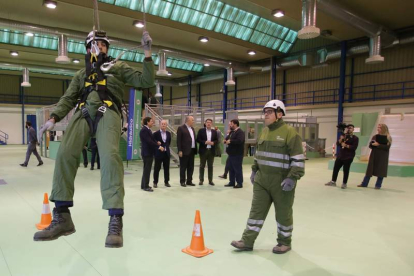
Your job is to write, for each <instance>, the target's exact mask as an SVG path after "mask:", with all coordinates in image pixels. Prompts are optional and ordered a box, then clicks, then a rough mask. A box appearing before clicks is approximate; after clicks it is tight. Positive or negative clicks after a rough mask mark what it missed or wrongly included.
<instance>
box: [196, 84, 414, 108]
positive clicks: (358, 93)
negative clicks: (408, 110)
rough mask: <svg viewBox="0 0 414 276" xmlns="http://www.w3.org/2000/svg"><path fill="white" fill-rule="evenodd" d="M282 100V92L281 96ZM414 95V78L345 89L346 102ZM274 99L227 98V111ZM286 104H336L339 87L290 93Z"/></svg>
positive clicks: (258, 105) (210, 103) (212, 105)
mask: <svg viewBox="0 0 414 276" xmlns="http://www.w3.org/2000/svg"><path fill="white" fill-rule="evenodd" d="M276 98H278V99H280V100H282V99H283V97H282V95H277V97H276ZM407 98H414V81H406V82H393V83H382V84H372V85H361V86H354V87H353V88H352V91H351V89H350V88H346V89H345V95H344V102H364V101H380V100H392V99H407ZM269 100H270V96H256V97H247V98H237V99H236V100H234V99H229V100H227V110H233V109H239V110H240V109H252V108H261V107H263V106H264V105H265V104H266V102H268V101H269ZM284 100H285V105H286V106H299V105H316V104H334V103H338V100H339V89H338V88H332V89H322V90H313V91H303V92H296V93H292V94H287V95H286V97H285V99H284ZM201 106H202V107H209V108H212V109H214V110H216V111H219V110H223V101H222V100H218V101H208V102H201Z"/></svg>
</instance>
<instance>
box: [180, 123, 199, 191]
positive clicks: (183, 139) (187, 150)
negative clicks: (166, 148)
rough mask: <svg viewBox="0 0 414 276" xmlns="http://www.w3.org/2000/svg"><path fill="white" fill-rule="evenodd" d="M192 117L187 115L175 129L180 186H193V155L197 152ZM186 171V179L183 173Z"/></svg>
mask: <svg viewBox="0 0 414 276" xmlns="http://www.w3.org/2000/svg"><path fill="white" fill-rule="evenodd" d="M193 124H194V118H193V117H192V116H187V117H186V118H185V124H184V125H182V126H180V127H178V130H177V148H178V156H179V157H180V184H181V186H182V187H186V186H195V184H194V183H193V182H192V180H193V172H194V156H195V155H196V154H197V143H196V135H195V131H194V128H193ZM186 171H187V181H186V178H185V173H186Z"/></svg>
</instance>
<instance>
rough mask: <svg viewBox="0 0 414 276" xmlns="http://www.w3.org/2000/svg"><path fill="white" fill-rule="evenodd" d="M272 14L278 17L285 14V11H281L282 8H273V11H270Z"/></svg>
mask: <svg viewBox="0 0 414 276" xmlns="http://www.w3.org/2000/svg"><path fill="white" fill-rule="evenodd" d="M272 15H273V16H274V17H277V18H280V17H283V16H285V12H284V11H282V10H279V9H276V10H273V11H272Z"/></svg>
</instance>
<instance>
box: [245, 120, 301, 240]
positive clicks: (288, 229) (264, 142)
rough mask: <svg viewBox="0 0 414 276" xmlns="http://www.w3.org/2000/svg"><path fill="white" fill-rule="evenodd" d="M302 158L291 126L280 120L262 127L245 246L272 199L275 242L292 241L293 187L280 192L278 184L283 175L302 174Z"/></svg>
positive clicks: (256, 231) (285, 176)
mask: <svg viewBox="0 0 414 276" xmlns="http://www.w3.org/2000/svg"><path fill="white" fill-rule="evenodd" d="M304 161H305V156H304V155H303V149H302V139H301V137H300V136H299V135H298V134H297V132H296V130H295V129H294V128H293V127H291V126H288V125H287V124H285V122H283V120H281V119H279V120H278V121H277V122H274V123H272V124H270V125H269V126H268V127H266V128H264V129H263V131H262V133H261V134H260V137H259V139H258V143H257V150H256V153H255V160H254V165H253V166H252V170H253V171H255V172H256V176H255V179H254V186H253V202H252V207H251V210H250V215H249V219H248V220H247V228H246V229H245V230H244V233H243V237H242V240H243V242H244V244H245V245H246V246H247V247H252V248H253V245H254V242H255V240H256V238H257V236H258V235H259V232H260V230H261V229H262V227H263V223H264V221H265V219H266V216H267V213H268V212H269V209H270V206H271V205H272V202H273V203H274V206H275V211H276V223H277V233H278V238H277V242H278V243H280V244H283V245H288V246H289V245H290V244H291V241H292V231H293V210H292V206H293V201H294V198H295V188H294V189H293V190H292V191H289V192H286V191H283V190H282V186H281V183H282V181H283V180H284V179H285V178H291V179H292V180H295V181H297V180H299V179H300V178H301V177H302V176H303V175H304V174H305V163H304Z"/></svg>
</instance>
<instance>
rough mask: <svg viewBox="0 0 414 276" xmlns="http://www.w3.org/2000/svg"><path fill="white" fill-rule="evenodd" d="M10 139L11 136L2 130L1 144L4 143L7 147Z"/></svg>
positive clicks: (0, 132)
mask: <svg viewBox="0 0 414 276" xmlns="http://www.w3.org/2000/svg"><path fill="white" fill-rule="evenodd" d="M8 139H9V135H8V134H7V133H6V132H4V131H1V130H0V142H3V143H4V144H5V145H7V140H8Z"/></svg>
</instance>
